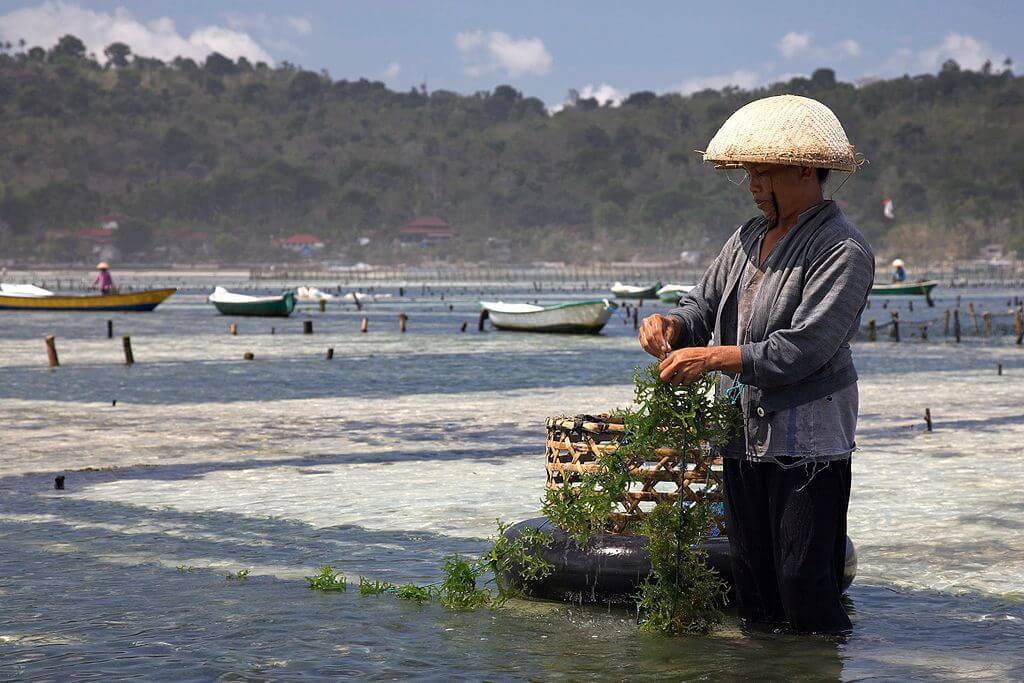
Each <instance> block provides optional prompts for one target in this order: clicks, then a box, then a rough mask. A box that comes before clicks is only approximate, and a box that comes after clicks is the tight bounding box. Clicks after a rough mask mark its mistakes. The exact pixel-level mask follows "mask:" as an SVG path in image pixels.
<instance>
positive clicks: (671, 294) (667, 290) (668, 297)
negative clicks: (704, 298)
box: [656, 284, 694, 304]
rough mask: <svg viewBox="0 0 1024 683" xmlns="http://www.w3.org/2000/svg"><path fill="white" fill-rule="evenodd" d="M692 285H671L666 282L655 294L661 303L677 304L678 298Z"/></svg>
mask: <svg viewBox="0 0 1024 683" xmlns="http://www.w3.org/2000/svg"><path fill="white" fill-rule="evenodd" d="M693 288H694V285H673V284H667V285H665V286H664V287H662V288H661V289H659V290H658V291H657V292H656V294H657V295H658V298H659V299H661V302H662V303H665V304H677V303H679V300H680V299H682V298H683V297H684V296H686V295H687V294H688V293H689V292H690V290H691V289H693Z"/></svg>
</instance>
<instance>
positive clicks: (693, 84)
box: [673, 69, 764, 95]
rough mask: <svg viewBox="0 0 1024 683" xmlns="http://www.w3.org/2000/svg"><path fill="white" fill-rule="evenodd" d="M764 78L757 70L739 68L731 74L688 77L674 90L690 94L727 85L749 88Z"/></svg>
mask: <svg viewBox="0 0 1024 683" xmlns="http://www.w3.org/2000/svg"><path fill="white" fill-rule="evenodd" d="M763 80H764V79H763V78H761V76H760V75H759V74H758V73H757V72H755V71H746V70H744V69H739V70H737V71H733V72H732V73H730V74H715V75H711V76H697V77H694V78H688V79H686V80H685V81H683V82H682V83H680V84H679V85H678V86H676V87H675V88H673V90H674V91H675V92H678V93H679V94H681V95H689V94H690V93H695V92H699V91H701V90H707V89H708V88H712V89H715V90H718V89H720V88H724V87H725V86H727V85H734V86H736V87H739V88H744V89H746V90H749V89H750V88H754V87H756V86H758V85H760V84H761V83H762V81H763Z"/></svg>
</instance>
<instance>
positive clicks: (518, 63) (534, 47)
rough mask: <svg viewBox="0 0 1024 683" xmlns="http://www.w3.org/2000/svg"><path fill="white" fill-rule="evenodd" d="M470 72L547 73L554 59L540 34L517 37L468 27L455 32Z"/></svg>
mask: <svg viewBox="0 0 1024 683" xmlns="http://www.w3.org/2000/svg"><path fill="white" fill-rule="evenodd" d="M455 47H456V48H457V49H458V51H459V52H460V53H462V60H463V62H464V63H465V67H464V69H463V71H464V72H465V73H466V75H467V76H471V77H474V78H476V77H478V76H482V75H483V74H486V73H490V72H493V71H499V70H500V71H504V72H505V74H506V75H507V76H509V77H512V78H516V77H518V76H543V75H544V74H546V73H547V72H548V71H549V70H550V69H551V64H552V62H553V61H554V60H553V59H552V58H551V53H550V52H548V50H547V48H546V47H544V41H542V40H541V39H540V38H513V37H511V36H509V35H508V34H507V33H502V32H501V31H490V32H485V31H466V32H463V33H459V34H458V35H456V36H455Z"/></svg>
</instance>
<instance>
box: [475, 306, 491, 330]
mask: <svg viewBox="0 0 1024 683" xmlns="http://www.w3.org/2000/svg"><path fill="white" fill-rule="evenodd" d="M489 317H490V313H489V312H488V311H487V309H486V308H485V309H484V310H482V311H480V318H479V319H478V320H477V322H476V331H477V332H483V331H484V322H485V321H486V320H487V319H488V318H489Z"/></svg>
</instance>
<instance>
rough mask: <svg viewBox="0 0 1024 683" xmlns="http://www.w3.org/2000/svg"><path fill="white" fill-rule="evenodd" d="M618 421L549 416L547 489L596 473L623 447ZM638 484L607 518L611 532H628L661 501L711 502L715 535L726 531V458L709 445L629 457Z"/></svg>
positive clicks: (574, 483)
mask: <svg viewBox="0 0 1024 683" xmlns="http://www.w3.org/2000/svg"><path fill="white" fill-rule="evenodd" d="M624 431H625V430H624V427H623V424H622V421H621V420H620V419H617V418H614V417H612V416H609V415H576V416H573V417H569V416H559V417H549V418H548V420H547V432H548V434H547V445H546V447H545V461H546V465H545V468H546V470H547V488H549V489H557V488H561V487H563V486H578V485H579V483H580V481H581V475H583V474H584V473H587V472H594V471H596V470H597V468H598V464H597V460H598V458H600V457H601V456H602V455H604V454H607V453H611V452H614V451H615V450H616V449H618V448H619V446H620V444H621V443H622V439H623V436H624ZM629 466H630V474H631V475H632V478H633V479H634V482H633V483H632V484H631V485H630V487H629V489H628V490H626V491H623V492H622V497H621V498H620V499H619V503H618V506H617V509H616V511H615V512H613V513H612V515H611V519H610V520H609V523H610V524H609V527H610V530H611V531H612V532H613V533H629V531H630V529H631V528H635V524H634V522H636V521H638V520H639V519H640V518H642V517H643V516H644V515H645V514H646V513H647V511H649V510H650V509H651V508H653V507H654V506H655V505H657V504H658V503H672V504H678V503H679V496H680V495H682V496H683V501H682V502H683V504H684V505H685V504H686V503H687V502H692V503H707V504H708V505H709V506H710V509H711V512H712V515H713V517H714V524H713V528H712V529H710V535H711V536H724V535H725V519H724V516H725V508H724V505H723V499H722V461H721V458H719V457H717V456H716V454H715V453H714V452H713V451H712V449H710V448H709V447H708V446H707V444H692V445H690V446H688V447H687V448H686V449H685V453H681V452H680V451H679V450H678V449H675V448H659V449H657V450H656V451H654V452H652V453H644V454H634V455H633V456H631V457H630V462H629Z"/></svg>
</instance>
